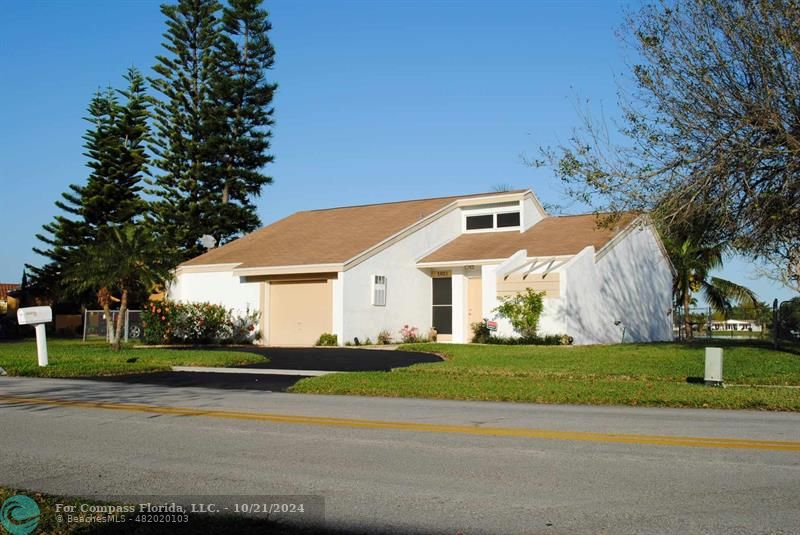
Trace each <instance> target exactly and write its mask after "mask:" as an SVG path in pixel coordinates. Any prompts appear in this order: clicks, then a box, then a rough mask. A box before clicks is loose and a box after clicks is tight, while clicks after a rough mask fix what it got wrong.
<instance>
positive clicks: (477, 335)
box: [470, 321, 492, 344]
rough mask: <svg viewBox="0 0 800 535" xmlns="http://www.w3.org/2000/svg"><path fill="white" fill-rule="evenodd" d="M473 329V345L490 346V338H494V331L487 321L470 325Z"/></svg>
mask: <svg viewBox="0 0 800 535" xmlns="http://www.w3.org/2000/svg"><path fill="white" fill-rule="evenodd" d="M470 327H472V343H473V344H488V343H489V338H491V337H492V331H490V330H489V326H488V325H487V324H486V321H479V322H476V323H473V324H472V325H470Z"/></svg>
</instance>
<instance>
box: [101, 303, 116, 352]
mask: <svg viewBox="0 0 800 535" xmlns="http://www.w3.org/2000/svg"><path fill="white" fill-rule="evenodd" d="M102 305H103V314H104V315H105V317H106V340H108V341H109V342H111V341H112V340H113V339H114V320H113V319H111V304H110V302H109V301H105V302H104V303H102Z"/></svg>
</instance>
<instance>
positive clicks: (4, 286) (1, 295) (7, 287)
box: [0, 282, 19, 301]
mask: <svg viewBox="0 0 800 535" xmlns="http://www.w3.org/2000/svg"><path fill="white" fill-rule="evenodd" d="M17 288H19V284H16V283H11V282H0V301H7V300H8V292H13V291H14V290H16V289H17Z"/></svg>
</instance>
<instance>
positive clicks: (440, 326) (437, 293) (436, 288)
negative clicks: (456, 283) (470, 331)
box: [431, 277, 453, 336]
mask: <svg viewBox="0 0 800 535" xmlns="http://www.w3.org/2000/svg"><path fill="white" fill-rule="evenodd" d="M431 280H432V281H433V328H434V329H436V332H437V333H439V334H442V335H446V336H450V335H452V334H453V278H452V277H441V278H434V279H431Z"/></svg>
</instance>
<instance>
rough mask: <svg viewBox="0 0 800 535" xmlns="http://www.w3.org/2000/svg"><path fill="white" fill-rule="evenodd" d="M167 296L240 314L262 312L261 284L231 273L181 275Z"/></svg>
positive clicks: (171, 286) (175, 299)
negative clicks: (219, 307)
mask: <svg viewBox="0 0 800 535" xmlns="http://www.w3.org/2000/svg"><path fill="white" fill-rule="evenodd" d="M167 295H168V297H169V298H170V299H172V300H174V301H182V302H208V303H214V304H217V305H223V306H226V307H228V308H232V309H233V310H235V311H237V312H239V313H244V312H245V311H246V310H247V309H248V308H249V309H250V311H253V310H259V309H260V302H259V283H258V282H242V280H241V278H240V277H235V276H234V275H233V274H232V273H231V272H230V271H218V272H210V273H182V274H180V275H179V276H178V277H176V279H175V281H174V282H173V283H172V284H171V285H170V288H169V291H168V294H167Z"/></svg>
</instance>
